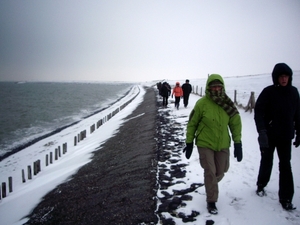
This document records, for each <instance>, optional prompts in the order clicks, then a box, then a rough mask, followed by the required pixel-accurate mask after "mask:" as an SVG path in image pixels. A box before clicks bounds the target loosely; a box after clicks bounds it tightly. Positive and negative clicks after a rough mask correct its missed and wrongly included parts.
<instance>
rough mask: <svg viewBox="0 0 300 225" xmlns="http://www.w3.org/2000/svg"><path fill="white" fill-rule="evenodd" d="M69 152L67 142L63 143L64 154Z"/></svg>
mask: <svg viewBox="0 0 300 225" xmlns="http://www.w3.org/2000/svg"><path fill="white" fill-rule="evenodd" d="M66 152H67V143H64V144H63V154H65V153H66Z"/></svg>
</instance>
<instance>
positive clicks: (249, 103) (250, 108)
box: [245, 91, 255, 112]
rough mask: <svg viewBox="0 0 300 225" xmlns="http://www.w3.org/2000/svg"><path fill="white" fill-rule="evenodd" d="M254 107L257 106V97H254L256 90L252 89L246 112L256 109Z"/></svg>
mask: <svg viewBox="0 0 300 225" xmlns="http://www.w3.org/2000/svg"><path fill="white" fill-rule="evenodd" d="M254 107H255V97H254V92H253V91H252V92H251V95H250V98H249V101H248V104H247V106H246V110H245V112H247V111H248V110H250V112H252V109H254Z"/></svg>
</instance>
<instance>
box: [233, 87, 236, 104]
mask: <svg viewBox="0 0 300 225" xmlns="http://www.w3.org/2000/svg"><path fill="white" fill-rule="evenodd" d="M236 95H237V91H236V90H234V97H233V102H234V104H237V101H236Z"/></svg>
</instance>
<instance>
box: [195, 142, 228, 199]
mask: <svg viewBox="0 0 300 225" xmlns="http://www.w3.org/2000/svg"><path fill="white" fill-rule="evenodd" d="M198 152H199V157H200V165H201V167H202V168H203V169H204V185H205V191H206V201H207V202H217V201H218V196H219V187H218V182H219V181H220V180H222V178H223V177H224V173H226V172H227V171H228V169H229V149H223V150H221V151H219V152H217V151H213V150H211V149H209V148H201V147H198Z"/></svg>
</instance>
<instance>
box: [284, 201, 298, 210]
mask: <svg viewBox="0 0 300 225" xmlns="http://www.w3.org/2000/svg"><path fill="white" fill-rule="evenodd" d="M280 204H281V205H282V208H284V209H285V210H288V211H291V210H295V209H296V207H295V206H294V205H293V204H292V202H291V201H290V200H280Z"/></svg>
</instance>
